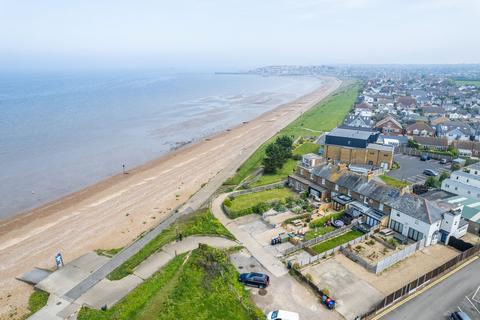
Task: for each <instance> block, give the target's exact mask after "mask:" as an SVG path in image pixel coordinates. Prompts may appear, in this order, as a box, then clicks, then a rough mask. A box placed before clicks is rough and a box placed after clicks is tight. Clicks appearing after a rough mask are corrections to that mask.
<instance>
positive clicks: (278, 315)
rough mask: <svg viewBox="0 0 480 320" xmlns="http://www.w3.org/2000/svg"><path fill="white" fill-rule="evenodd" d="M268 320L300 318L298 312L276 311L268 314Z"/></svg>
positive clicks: (297, 319) (294, 319) (295, 319)
mask: <svg viewBox="0 0 480 320" xmlns="http://www.w3.org/2000/svg"><path fill="white" fill-rule="evenodd" d="M267 320H300V316H299V315H298V313H296V312H290V311H285V310H275V311H270V312H269V313H268V314H267Z"/></svg>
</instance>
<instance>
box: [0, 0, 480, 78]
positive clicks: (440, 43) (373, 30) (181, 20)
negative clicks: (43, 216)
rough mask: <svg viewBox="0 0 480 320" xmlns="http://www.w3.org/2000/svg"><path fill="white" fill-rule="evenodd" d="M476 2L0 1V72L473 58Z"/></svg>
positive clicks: (479, 50)
mask: <svg viewBox="0 0 480 320" xmlns="http://www.w3.org/2000/svg"><path fill="white" fill-rule="evenodd" d="M479 17H480V1H479V0H172V1H164V0H156V1H155V0H135V1H121V0H91V1H90V0H68V1H65V0H41V1H38V0H33V1H29V0H12V1H5V0H0V68H4V69H6V68H13V69H15V68H26V69H29V68H119V67H127V68H128V67H131V68H135V67H158V68H170V67H171V68H185V69H188V68H193V69H195V68H197V69H201V68H205V69H217V70H243V69H248V68H253V67H257V66H263V65H273V64H299V65H311V64H386V63H400V64H404V63H412V64H413V63H415V64H423V63H430V64H437V63H479V62H480V35H479V31H480V19H479Z"/></svg>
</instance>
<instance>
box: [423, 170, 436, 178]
mask: <svg viewBox="0 0 480 320" xmlns="http://www.w3.org/2000/svg"><path fill="white" fill-rule="evenodd" d="M423 174H424V175H426V176H429V177H436V176H438V172H436V171H433V170H432V169H425V170H423Z"/></svg>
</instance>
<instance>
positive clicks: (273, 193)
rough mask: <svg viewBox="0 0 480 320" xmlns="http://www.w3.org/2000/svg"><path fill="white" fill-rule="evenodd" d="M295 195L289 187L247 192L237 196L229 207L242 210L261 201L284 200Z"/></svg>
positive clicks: (233, 209)
mask: <svg viewBox="0 0 480 320" xmlns="http://www.w3.org/2000/svg"><path fill="white" fill-rule="evenodd" d="M295 196H296V194H295V193H293V192H292V191H291V190H290V189H288V188H275V189H270V190H265V191H260V192H253V193H247V194H242V195H239V196H237V197H235V199H233V200H232V205H231V206H230V207H229V209H230V210H232V211H241V210H244V209H248V208H251V207H253V206H255V205H257V204H259V203H265V202H271V201H276V200H284V199H286V198H288V197H295Z"/></svg>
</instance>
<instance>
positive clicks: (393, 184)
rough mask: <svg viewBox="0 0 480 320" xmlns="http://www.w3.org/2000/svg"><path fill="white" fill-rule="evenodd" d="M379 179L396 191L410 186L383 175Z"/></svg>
mask: <svg viewBox="0 0 480 320" xmlns="http://www.w3.org/2000/svg"><path fill="white" fill-rule="evenodd" d="M380 179H382V181H383V182H385V183H386V184H387V185H388V186H390V187H393V188H397V189H403V188H405V187H406V186H409V185H410V183H408V182H406V181H402V180H398V179H395V178H392V177H389V176H387V175H384V174H383V175H381V176H380Z"/></svg>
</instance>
